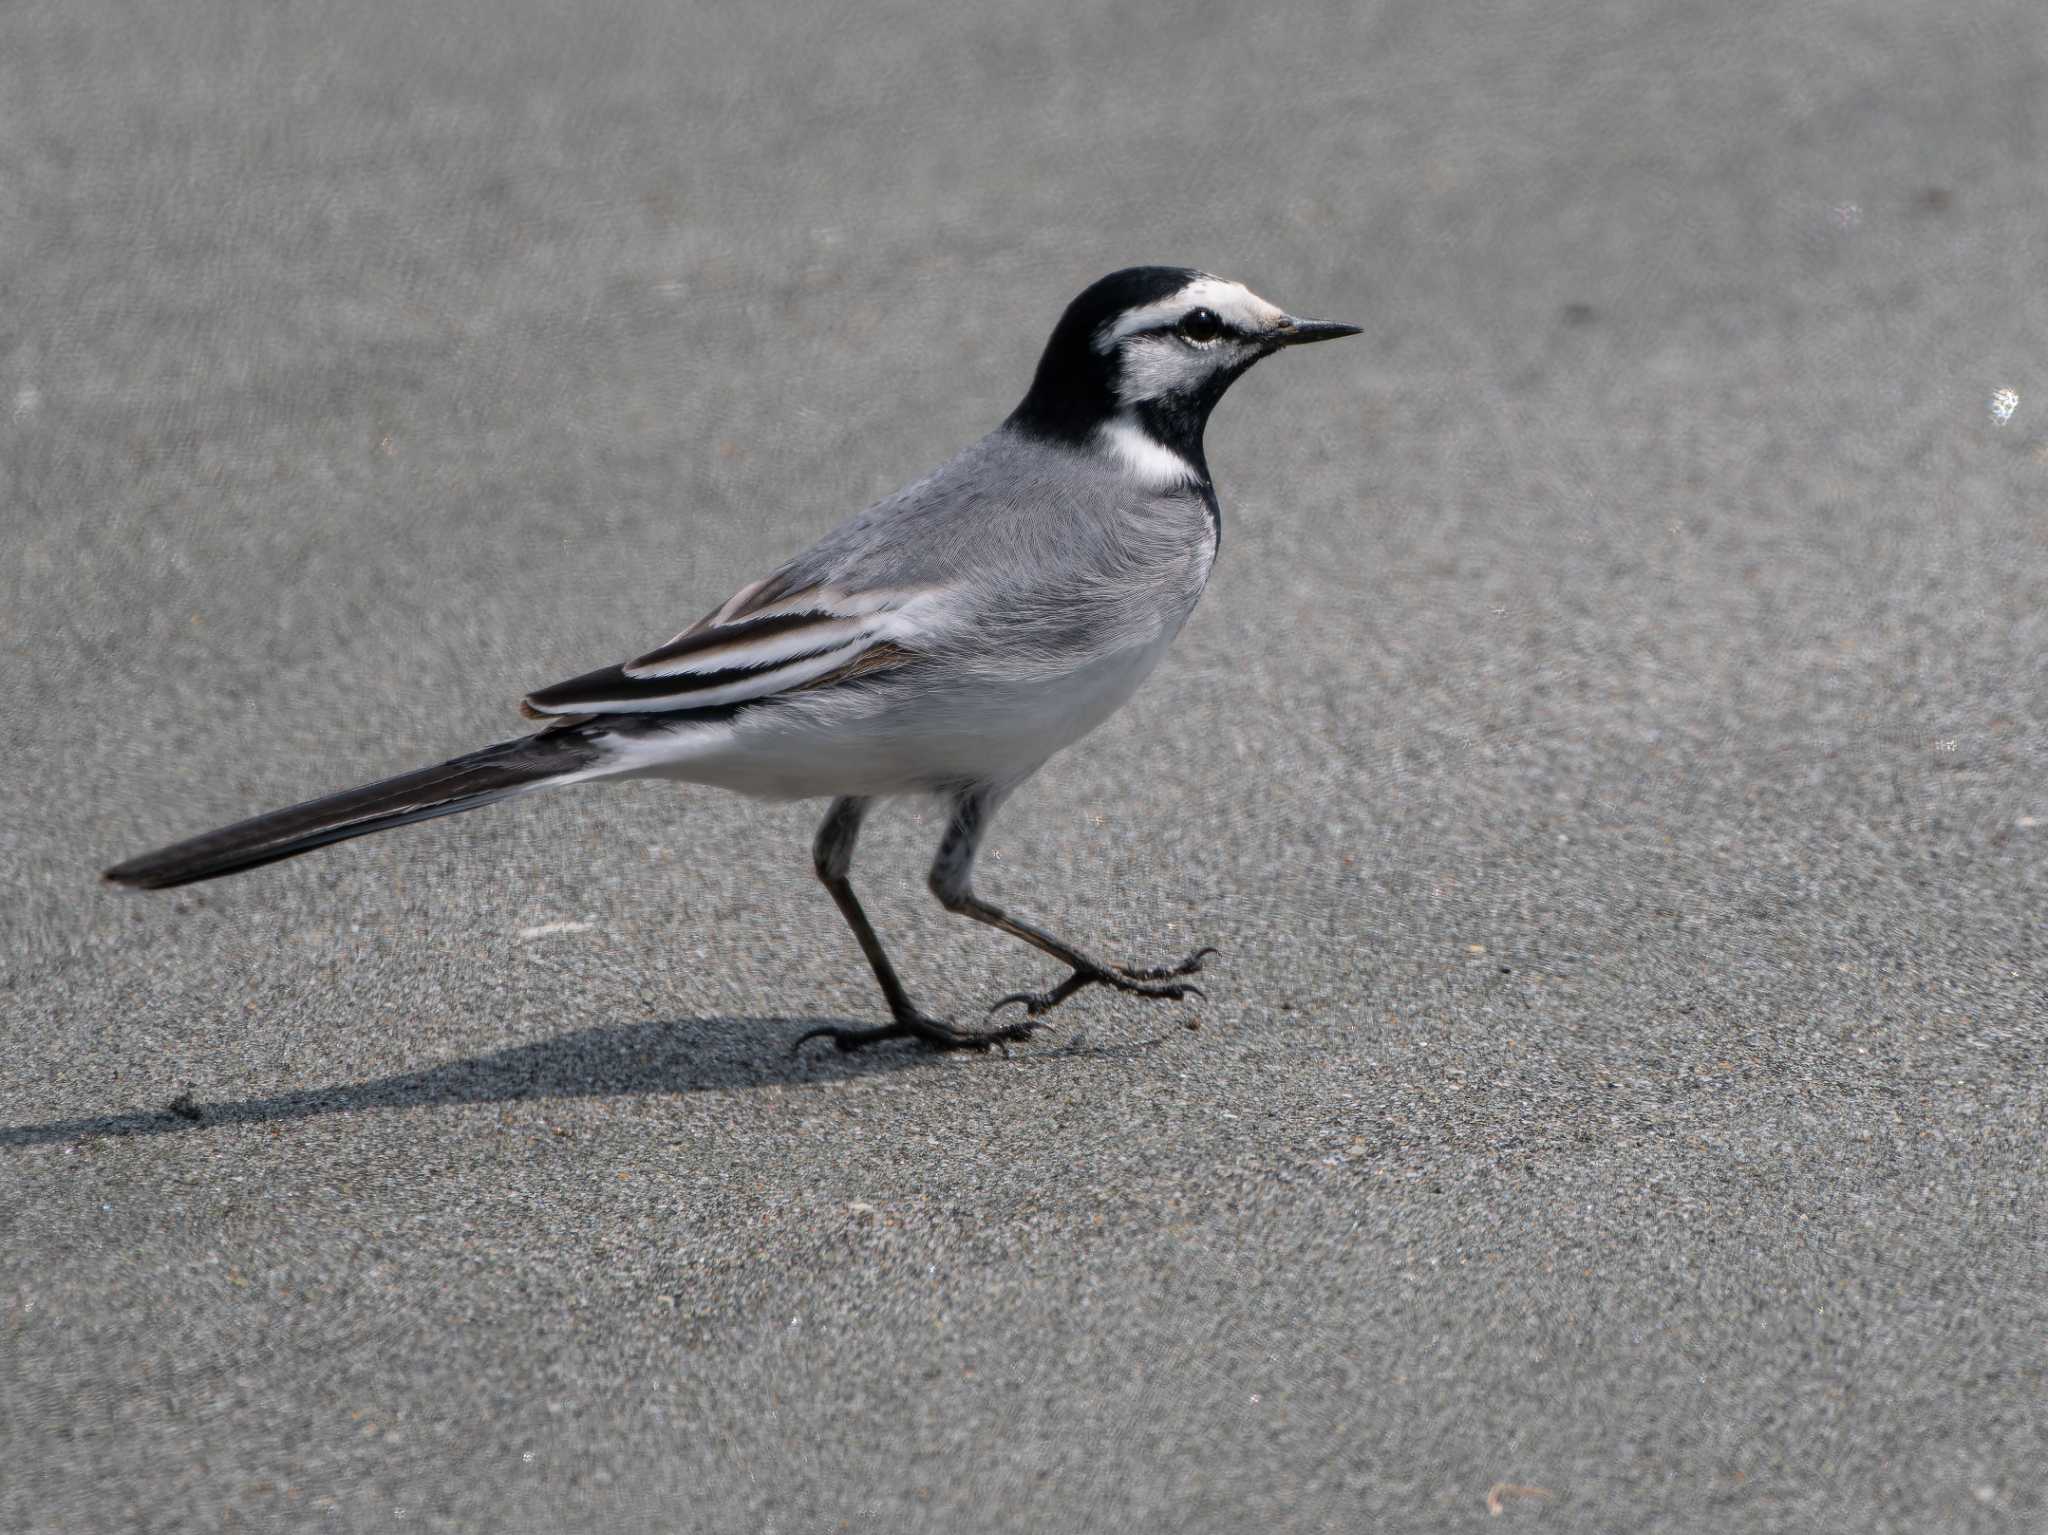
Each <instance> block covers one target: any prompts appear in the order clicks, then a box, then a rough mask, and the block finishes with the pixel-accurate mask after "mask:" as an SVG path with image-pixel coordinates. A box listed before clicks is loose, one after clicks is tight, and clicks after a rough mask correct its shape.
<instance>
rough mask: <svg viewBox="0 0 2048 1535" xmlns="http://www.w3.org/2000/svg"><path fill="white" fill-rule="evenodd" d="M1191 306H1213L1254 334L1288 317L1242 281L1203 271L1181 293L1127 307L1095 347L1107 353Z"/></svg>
mask: <svg viewBox="0 0 2048 1535" xmlns="http://www.w3.org/2000/svg"><path fill="white" fill-rule="evenodd" d="M1190 309H1213V310H1214V311H1215V312H1216V316H1217V318H1218V319H1220V320H1222V321H1223V323H1224V324H1225V325H1229V326H1234V327H1235V328H1236V329H1238V330H1243V331H1250V332H1252V333H1253V334H1255V335H1256V334H1257V333H1258V332H1260V331H1263V330H1271V329H1272V328H1273V327H1274V326H1275V325H1278V324H1279V323H1280V322H1281V321H1282V320H1283V319H1285V318H1286V317H1287V316H1286V311H1285V310H1282V309H1278V308H1276V307H1275V306H1273V305H1272V304H1269V303H1267V302H1266V301H1265V300H1264V299H1262V298H1260V297H1259V296H1258V294H1256V293H1254V292H1252V290H1251V289H1249V288H1247V287H1246V286H1245V285H1244V284H1243V283H1241V282H1232V281H1231V280H1230V279H1229V278H1227V277H1211V276H1209V275H1208V274H1206V273H1204V274H1203V275H1202V276H1200V277H1197V278H1196V279H1195V280H1194V281H1193V282H1191V283H1189V284H1188V285H1187V286H1186V287H1185V288H1183V289H1181V290H1180V292H1178V293H1175V294H1172V295H1170V296H1168V297H1166V298H1163V299H1161V300H1159V302H1158V303H1156V304H1146V305H1143V306H1142V307H1140V308H1137V309H1126V310H1125V311H1124V312H1123V313H1122V314H1120V315H1118V316H1117V317H1116V318H1115V319H1114V320H1112V321H1111V322H1110V323H1109V324H1107V325H1105V326H1103V328H1102V329H1101V331H1099V332H1098V333H1097V334H1096V337H1095V349H1096V350H1097V351H1099V352H1108V351H1110V350H1111V349H1112V348H1114V347H1115V346H1116V344H1117V343H1118V342H1119V341H1121V340H1123V338H1124V337H1126V336H1128V335H1131V334H1133V333H1134V332H1136V331H1141V330H1153V329H1156V328H1157V327H1159V326H1161V325H1170V324H1172V323H1173V322H1174V321H1176V320H1178V319H1179V318H1180V317H1181V316H1182V315H1184V314H1186V313H1187V312H1188V311H1189V310H1190Z"/></svg>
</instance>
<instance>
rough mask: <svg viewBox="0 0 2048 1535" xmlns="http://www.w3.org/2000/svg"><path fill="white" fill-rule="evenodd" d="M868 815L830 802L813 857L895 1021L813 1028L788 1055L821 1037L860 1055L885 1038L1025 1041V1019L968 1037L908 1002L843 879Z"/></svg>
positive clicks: (959, 1043) (861, 803) (962, 1046)
mask: <svg viewBox="0 0 2048 1535" xmlns="http://www.w3.org/2000/svg"><path fill="white" fill-rule="evenodd" d="M867 812H868V801H867V800H865V799H858V798H854V797H852V796H848V797H845V798H842V799H836V800H834V801H833V802H832V808H831V809H830V810H828V811H826V812H825V823H824V825H822V826H820V827H819V828H818V839H817V841H816V842H815V843H814V844H813V845H812V848H811V858H812V863H813V865H814V866H815V867H816V869H817V871H818V878H819V880H820V881H822V882H823V884H824V886H825V888H826V889H827V890H829V891H830V892H831V893H832V899H833V901H834V902H835V903H837V905H838V907H839V914H840V915H841V916H843V917H844V918H846V925H847V926H848V927H850V928H852V929H853V936H854V938H855V939H856V940H857V941H858V942H859V944H860V950H861V953H863V954H865V955H866V956H867V958H868V966H869V968H871V969H872V970H873V971H874V972H875V980H876V981H877V982H878V983H879V984H880V985H881V988H882V996H883V998H884V999H885V1000H886V1001H887V1002H888V1004H889V1016H890V1017H891V1018H892V1019H893V1020H894V1022H891V1023H885V1024H882V1025H881V1026H879V1027H877V1028H872V1029H835V1028H817V1029H812V1030H811V1031H810V1032H809V1033H807V1034H804V1035H802V1036H801V1037H800V1038H799V1039H798V1040H797V1042H796V1044H795V1045H793V1046H792V1047H791V1049H792V1051H796V1050H801V1049H802V1048H803V1047H804V1045H805V1044H806V1043H808V1042H809V1041H811V1040H813V1039H819V1038H823V1039H829V1040H831V1041H832V1043H833V1044H834V1045H836V1046H838V1047H839V1049H841V1050H858V1049H860V1048H861V1046H863V1045H872V1044H878V1043H880V1042H881V1041H882V1040H885V1039H920V1040H923V1041H924V1042H925V1043H926V1044H928V1045H930V1046H931V1047H932V1048H933V1049H936V1050H986V1049H987V1048H988V1047H989V1046H990V1045H996V1044H1003V1043H1005V1042H1007V1041H1009V1040H1013V1039H1024V1038H1026V1037H1028V1036H1029V1035H1030V1033H1031V1027H1030V1024H1029V1022H1028V1020H1027V1021H1025V1022H1019V1023H1015V1024H1012V1025H1010V1026H1009V1027H1007V1028H1001V1029H990V1030H987V1031H986V1032H984V1033H980V1034H972V1033H967V1032H965V1031H963V1030H960V1029H956V1028H954V1027H953V1026H952V1025H951V1024H950V1023H946V1022H945V1021H943V1020H942V1019H938V1018H928V1017H926V1016H925V1015H924V1014H923V1013H921V1012H919V1011H918V1009H917V1004H915V1003H914V1002H912V1001H911V1000H910V994H909V993H908V992H906V991H905V990H904V989H903V982H902V981H901V980H899V979H897V976H896V967H895V966H894V965H892V964H890V963H889V955H888V953H887V951H885V950H884V949H883V948H882V940H881V939H879V938H877V937H876V936H875V929H874V925H873V924H872V923H870V922H869V921H868V914H867V913H866V912H864V911H862V910H861V908H860V901H859V900H858V898H856V897H855V895H854V893H853V882H852V881H851V880H849V879H848V878H847V871H848V870H849V869H850V868H852V866H853V845H854V842H855V840H856V839H857V838H858V837H859V836H860V823H861V821H862V819H863V818H864V817H865V816H866V815H867Z"/></svg>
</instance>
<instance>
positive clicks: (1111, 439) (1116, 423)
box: [1096, 416, 1198, 490]
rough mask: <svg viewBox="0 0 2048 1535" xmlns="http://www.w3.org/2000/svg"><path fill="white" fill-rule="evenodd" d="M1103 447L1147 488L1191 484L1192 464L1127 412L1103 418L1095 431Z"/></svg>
mask: <svg viewBox="0 0 2048 1535" xmlns="http://www.w3.org/2000/svg"><path fill="white" fill-rule="evenodd" d="M1096 436H1097V440H1099V441H1100V442H1101V444H1102V446H1103V448H1104V449H1105V450H1106V451H1107V452H1108V453H1109V454H1110V456H1111V457H1113V458H1115V459H1116V461H1117V462H1118V463H1120V464H1122V465H1123V466H1124V468H1125V469H1127V470H1129V471H1130V472H1131V473H1132V474H1133V475H1135V476H1136V477H1137V478H1138V479H1139V480H1140V481H1141V482H1142V483H1143V484H1144V485H1145V486H1146V487H1147V488H1148V489H1151V490H1173V489H1175V488H1176V487H1178V486H1182V485H1192V484H1194V483H1195V481H1196V479H1197V478H1198V476H1197V475H1196V473H1195V466H1194V465H1193V464H1190V463H1189V462H1188V461H1187V460H1186V459H1184V458H1182V457H1181V456H1180V455H1179V454H1178V453H1176V452H1174V451H1173V449H1171V448H1169V447H1168V446H1167V445H1166V444H1165V443H1163V442H1161V441H1160V440H1159V439H1158V438H1156V437H1154V436H1153V435H1152V434H1151V433H1150V432H1148V431H1146V430H1145V429H1144V428H1143V427H1142V426H1140V425H1138V423H1137V422H1135V421H1133V420H1131V419H1130V418H1129V417H1127V416H1118V417H1116V418H1115V419H1114V420H1111V421H1107V422H1105V423H1104V424H1103V425H1102V427H1101V428H1100V429H1099V430H1098V431H1097V433H1096Z"/></svg>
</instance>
